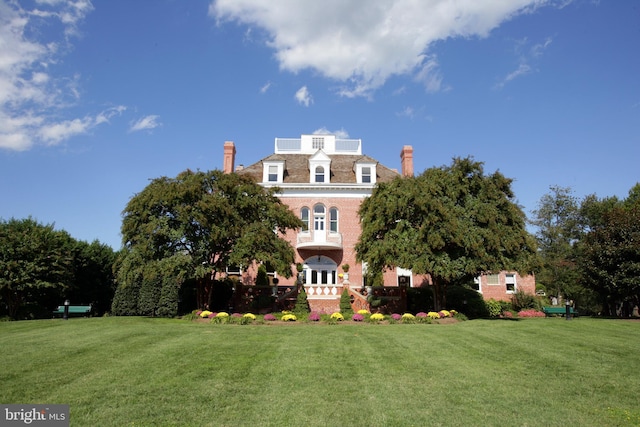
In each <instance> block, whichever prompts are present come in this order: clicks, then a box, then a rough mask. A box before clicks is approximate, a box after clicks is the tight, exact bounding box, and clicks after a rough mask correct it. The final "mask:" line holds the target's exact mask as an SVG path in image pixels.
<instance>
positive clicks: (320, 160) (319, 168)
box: [309, 150, 331, 184]
mask: <svg viewBox="0 0 640 427" xmlns="http://www.w3.org/2000/svg"><path fill="white" fill-rule="evenodd" d="M320 172H322V173H320ZM320 176H322V180H319V178H320ZM330 182H331V158H329V156H327V155H326V154H325V152H324V151H322V150H318V151H316V153H315V154H314V155H313V156H311V157H309V183H310V184H328V183H330Z"/></svg>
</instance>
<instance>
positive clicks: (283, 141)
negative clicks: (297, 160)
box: [276, 138, 302, 153]
mask: <svg viewBox="0 0 640 427" xmlns="http://www.w3.org/2000/svg"><path fill="white" fill-rule="evenodd" d="M301 148H302V140H300V139H299V138H276V153H277V152H280V151H300V150H301Z"/></svg>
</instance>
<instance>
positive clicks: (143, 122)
mask: <svg viewBox="0 0 640 427" xmlns="http://www.w3.org/2000/svg"><path fill="white" fill-rule="evenodd" d="M159 118H160V116H156V115H153V114H152V115H149V116H145V117H142V118H141V119H139V120H137V121H136V122H134V123H132V124H131V127H130V128H129V132H137V131H141V130H151V129H155V128H157V127H158V126H162V123H160V122H159V121H158V119H159Z"/></svg>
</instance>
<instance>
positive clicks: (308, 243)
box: [296, 230, 342, 250]
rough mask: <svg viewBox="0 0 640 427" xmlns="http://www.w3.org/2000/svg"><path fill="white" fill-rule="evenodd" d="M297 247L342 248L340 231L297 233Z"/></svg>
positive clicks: (317, 248)
mask: <svg viewBox="0 0 640 427" xmlns="http://www.w3.org/2000/svg"><path fill="white" fill-rule="evenodd" d="M296 248H298V249H316V250H322V249H342V233H335V232H331V231H313V230H311V231H303V232H301V233H298V243H297V245H296Z"/></svg>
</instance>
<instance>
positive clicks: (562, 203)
mask: <svg viewBox="0 0 640 427" xmlns="http://www.w3.org/2000/svg"><path fill="white" fill-rule="evenodd" d="M550 190H551V192H550V193H548V194H545V195H544V196H542V198H541V199H540V201H539V202H538V208H537V209H536V210H534V211H533V218H532V220H531V223H532V224H533V225H534V226H536V227H537V232H536V239H537V243H538V248H539V255H540V259H541V263H542V266H541V268H540V270H539V271H538V272H537V274H536V279H537V280H538V281H539V282H540V283H542V284H543V285H544V286H545V288H546V290H547V291H548V292H550V293H552V294H553V295H557V296H565V297H567V298H570V299H574V300H575V299H580V296H581V293H582V292H581V287H580V285H579V284H578V283H579V272H578V268H577V259H576V256H577V254H576V251H575V244H576V243H577V242H578V240H579V239H580V237H581V235H582V230H583V227H584V221H583V220H581V215H580V206H579V204H578V200H577V199H576V197H574V196H573V193H572V191H571V189H570V188H567V187H559V186H552V187H550Z"/></svg>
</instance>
